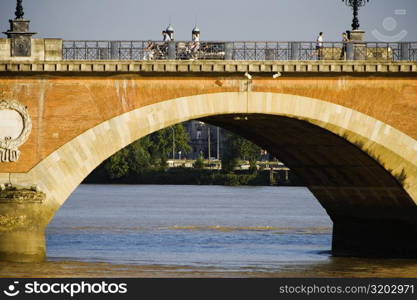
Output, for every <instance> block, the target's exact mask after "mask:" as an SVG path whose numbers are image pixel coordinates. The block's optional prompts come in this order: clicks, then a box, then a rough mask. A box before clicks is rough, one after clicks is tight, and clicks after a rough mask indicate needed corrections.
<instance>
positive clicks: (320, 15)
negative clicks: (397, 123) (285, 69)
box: [0, 0, 417, 42]
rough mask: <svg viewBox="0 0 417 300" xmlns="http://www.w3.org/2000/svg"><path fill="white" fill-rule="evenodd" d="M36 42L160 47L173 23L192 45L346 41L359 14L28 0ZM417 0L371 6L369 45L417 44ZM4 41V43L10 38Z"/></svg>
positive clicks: (253, 2)
mask: <svg viewBox="0 0 417 300" xmlns="http://www.w3.org/2000/svg"><path fill="white" fill-rule="evenodd" d="M23 4H24V11H25V18H27V19H30V20H31V31H34V32H37V33H38V35H37V36H35V37H46V38H62V39H65V40H148V39H152V40H159V39H161V31H162V29H164V28H166V27H167V25H168V23H170V22H171V23H172V24H173V26H174V28H175V38H176V39H177V40H189V39H190V38H191V30H192V28H193V27H194V25H195V24H196V23H197V24H198V26H199V27H200V29H201V39H202V40H212V41H213V40H219V41H223V40H239V41H313V40H316V38H317V34H318V32H320V31H323V32H324V36H325V40H327V41H340V39H341V33H342V32H343V31H345V30H349V29H350V26H351V25H350V24H351V23H352V10H351V9H350V8H349V7H347V6H346V5H345V4H344V3H343V2H342V1H341V0H205V1H201V0H192V1H190V0H176V1H172V0H170V1H167V0H147V1H143V0H23ZM15 7H16V1H15V0H0V29H1V32H4V31H7V30H8V28H9V23H8V20H9V19H11V18H14V11H15ZM416 12H417V0H370V2H369V3H368V4H367V5H366V6H365V7H363V8H362V9H361V10H360V23H361V29H363V30H365V31H366V40H368V41H388V42H396V41H417V30H415V29H416V28H417V13H416ZM3 37H5V36H4V35H3Z"/></svg>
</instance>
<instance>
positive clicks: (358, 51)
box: [347, 30, 367, 60]
mask: <svg viewBox="0 0 417 300" xmlns="http://www.w3.org/2000/svg"><path fill="white" fill-rule="evenodd" d="M364 40H365V31H362V30H352V31H351V32H350V41H351V43H349V44H348V47H347V59H348V60H366V58H367V47H366V44H365V43H364Z"/></svg>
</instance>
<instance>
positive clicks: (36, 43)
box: [0, 38, 63, 61]
mask: <svg viewBox="0 0 417 300" xmlns="http://www.w3.org/2000/svg"><path fill="white" fill-rule="evenodd" d="M11 44H12V40H11V39H6V38H3V39H0V61H9V60H13V61H59V60H62V44H63V43H62V39H32V55H31V56H29V57H11Z"/></svg>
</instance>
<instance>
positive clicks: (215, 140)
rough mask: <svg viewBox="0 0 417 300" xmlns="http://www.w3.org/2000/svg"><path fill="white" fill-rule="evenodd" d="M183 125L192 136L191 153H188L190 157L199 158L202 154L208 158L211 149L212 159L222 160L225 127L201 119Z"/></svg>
mask: <svg viewBox="0 0 417 300" xmlns="http://www.w3.org/2000/svg"><path fill="white" fill-rule="evenodd" d="M183 125H184V127H185V129H186V130H187V132H188V134H189V136H190V146H191V148H192V150H191V153H189V154H188V155H187V157H188V158H190V159H197V158H198V157H199V156H200V155H201V156H203V158H204V159H208V158H209V149H210V156H211V159H212V160H217V159H220V160H221V158H222V154H223V150H224V142H225V138H224V134H223V129H221V128H220V127H217V126H213V125H210V124H207V123H204V122H201V121H188V122H185V123H184V124H183ZM209 134H210V143H209Z"/></svg>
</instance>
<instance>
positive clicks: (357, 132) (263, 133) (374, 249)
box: [0, 92, 417, 257]
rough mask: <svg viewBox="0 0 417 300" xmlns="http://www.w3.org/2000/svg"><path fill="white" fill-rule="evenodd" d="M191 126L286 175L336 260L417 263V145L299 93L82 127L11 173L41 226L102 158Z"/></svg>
mask: <svg viewBox="0 0 417 300" xmlns="http://www.w3.org/2000/svg"><path fill="white" fill-rule="evenodd" d="M236 116H245V117H247V121H242V119H245V118H236ZM192 119H202V120H205V121H206V122H208V123H213V124H216V125H219V126H221V127H224V128H226V129H229V130H231V131H235V132H237V133H238V134H240V135H242V136H244V137H246V138H248V139H250V140H252V141H254V142H255V143H257V144H259V145H261V146H263V147H264V148H265V149H267V150H269V151H270V152H271V153H273V154H274V155H275V156H277V157H279V158H280V160H282V161H283V162H284V163H285V164H286V165H287V166H289V167H290V168H291V169H293V170H294V171H295V172H296V173H297V175H298V176H300V177H301V178H302V179H303V180H304V182H306V184H307V187H308V188H309V189H310V190H311V191H312V192H313V194H314V195H315V196H316V198H317V199H318V200H319V201H320V203H321V204H322V205H323V207H324V208H325V209H326V211H327V212H328V214H329V215H330V217H331V218H332V220H333V222H334V231H333V253H334V254H336V255H372V256H375V255H389V256H413V257H414V256H416V254H415V253H417V239H416V238H415V236H416V233H417V220H416V219H417V218H416V216H417V209H416V202H417V184H416V182H417V157H416V150H415V149H416V146H417V142H416V141H415V140H414V139H413V138H411V137H409V136H407V135H405V134H403V133H401V132H400V131H398V130H396V129H395V128H392V127H390V126H389V125H387V124H384V123H382V122H380V121H378V120H376V119H373V118H371V117H369V116H366V115H364V114H362V113H359V112H356V111H353V110H351V109H348V108H346V107H343V106H340V105H336V104H332V103H329V102H326V101H322V100H318V99H312V98H307V97H302V96H295V95H288V94H277V93H261V92H247V93H236V92H229V93H217V94H204V95H198V96H191V97H183V98H178V99H172V100H167V101H164V102H160V103H157V104H152V105H148V106H145V107H142V108H138V109H136V110H133V111H130V112H127V113H125V114H122V115H120V116H117V117H115V118H112V119H110V120H108V121H106V122H103V123H101V124H99V125H98V126H95V127H94V128H91V129H89V130H88V131H86V132H84V133H83V134H81V135H79V136H78V137H76V138H75V139H73V140H72V141H70V142H68V143H67V144H65V145H63V146H62V147H60V148H59V149H57V150H56V151H55V152H53V153H52V154H50V155H49V156H48V157H47V158H45V159H44V160H43V161H41V162H40V163H39V164H38V165H36V166H35V167H34V168H33V169H32V170H31V171H29V172H28V173H27V174H24V175H22V174H13V175H12V176H13V179H14V182H19V181H21V182H25V181H26V182H30V183H32V184H37V185H38V186H39V187H40V188H41V190H42V191H44V192H45V193H46V195H47V200H46V202H45V203H44V204H43V205H44V210H45V211H47V213H44V214H43V215H44V220H45V224H43V226H44V227H45V226H46V225H47V223H49V221H50V219H51V218H52V217H53V214H54V212H55V211H56V210H57V209H58V208H59V207H60V206H61V205H62V204H63V203H64V202H65V200H66V199H67V198H68V197H69V195H70V194H71V193H72V191H73V190H74V189H75V188H76V187H77V186H78V185H79V184H80V183H81V182H82V180H83V179H84V178H85V177H86V176H87V175H88V174H89V173H90V172H91V171H92V170H94V169H95V168H96V167H97V166H98V165H99V164H100V163H101V162H103V161H104V160H105V159H107V158H108V157H109V156H111V155H112V154H114V153H115V152H117V151H118V150H120V149H122V148H124V147H125V146H127V145H128V144H130V143H132V142H134V141H136V140H138V139H139V138H141V137H143V136H146V135H148V134H150V133H152V132H155V131H158V130H160V129H163V128H165V127H168V126H171V125H174V124H177V123H181V122H184V121H187V120H192ZM280 131H281V133H279V132H280ZM44 227H43V228H44ZM0 250H1V249H0Z"/></svg>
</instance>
